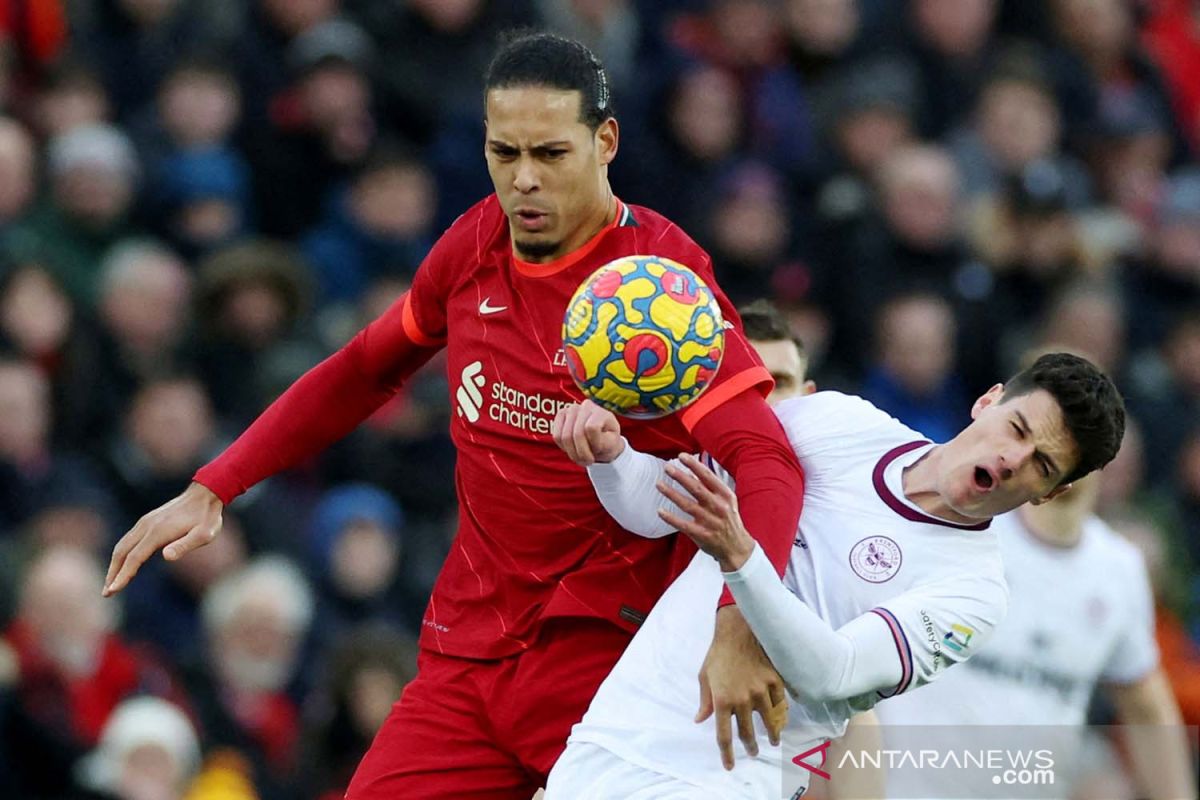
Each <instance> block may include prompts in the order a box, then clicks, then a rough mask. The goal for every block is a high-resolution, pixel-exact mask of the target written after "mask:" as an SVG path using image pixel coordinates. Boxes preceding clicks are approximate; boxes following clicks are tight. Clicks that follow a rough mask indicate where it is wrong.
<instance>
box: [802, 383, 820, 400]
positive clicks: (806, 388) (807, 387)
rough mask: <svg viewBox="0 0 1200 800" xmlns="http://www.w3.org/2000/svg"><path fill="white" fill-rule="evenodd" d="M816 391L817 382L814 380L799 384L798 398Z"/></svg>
mask: <svg viewBox="0 0 1200 800" xmlns="http://www.w3.org/2000/svg"><path fill="white" fill-rule="evenodd" d="M816 390H817V382H816V381H814V380H807V381H805V382H804V383H802V384H800V396H801V397H805V396H807V395H810V394H812V393H813V392H815V391H816Z"/></svg>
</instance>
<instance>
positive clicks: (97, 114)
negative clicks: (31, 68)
mask: <svg viewBox="0 0 1200 800" xmlns="http://www.w3.org/2000/svg"><path fill="white" fill-rule="evenodd" d="M31 105H32V108H31V109H30V116H31V118H32V120H33V128H34V132H35V133H37V135H38V136H40V137H41V138H43V139H46V140H51V139H53V138H54V137H56V136H61V135H62V134H64V133H69V132H70V131H71V130H73V129H74V128H77V127H80V126H83V125H100V124H102V123H105V122H108V120H109V118H110V116H111V108H110V104H109V100H108V92H107V91H106V90H105V88H104V82H103V80H102V79H101V77H100V75H99V73H98V72H97V71H96V70H95V69H93V68H92V67H90V66H88V65H87V64H85V63H83V62H81V61H78V60H71V59H67V60H65V61H62V62H61V63H58V64H56V65H55V66H54V67H53V68H52V69H51V70H50V73H49V74H48V75H47V76H46V80H45V82H44V84H43V85H42V87H41V89H40V91H39V92H38V93H37V95H36V96H35V97H34V98H33V99H32V101H31Z"/></svg>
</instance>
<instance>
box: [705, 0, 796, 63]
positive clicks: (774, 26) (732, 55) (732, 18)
mask: <svg viewBox="0 0 1200 800" xmlns="http://www.w3.org/2000/svg"><path fill="white" fill-rule="evenodd" d="M709 14H710V16H711V18H712V27H713V30H715V31H716V32H717V35H718V36H719V37H720V38H721V44H722V45H723V47H722V51H723V52H724V54H725V56H726V57H727V58H728V59H729V60H730V61H732V62H733V63H734V64H737V65H739V66H741V65H762V64H766V63H768V62H769V61H770V60H771V59H772V58H774V56H775V53H776V50H777V45H778V43H779V41H778V40H779V34H780V27H779V26H780V19H779V18H778V16H777V10H776V8H775V7H774V4H773V3H771V2H768V0H719V2H717V3H714V4H713V8H712V9H711V10H710V11H709Z"/></svg>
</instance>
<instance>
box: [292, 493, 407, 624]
mask: <svg viewBox="0 0 1200 800" xmlns="http://www.w3.org/2000/svg"><path fill="white" fill-rule="evenodd" d="M403 537H404V513H403V512H402V511H401V509H400V506H399V504H397V503H396V501H395V500H394V499H393V498H392V497H390V496H389V495H388V494H387V492H384V491H383V490H381V489H379V488H377V487H375V486H372V485H370V484H365V483H360V484H343V485H341V486H336V487H334V488H332V489H330V490H329V491H328V492H326V493H325V494H324V495H323V496H322V497H321V500H320V502H319V503H317V505H316V507H315V508H314V509H313V513H312V516H311V518H310V520H309V525H308V546H309V549H310V552H311V558H312V563H313V567H314V571H315V574H316V576H317V578H318V582H319V583H318V588H319V589H320V590H321V591H320V597H321V599H320V601H318V605H317V622H316V627H317V631H316V633H317V636H318V639H319V643H320V644H322V645H324V644H329V643H331V642H333V641H334V640H335V639H336V638H337V637H338V636H340V635H341V634H342V633H344V632H345V631H346V630H347V629H349V628H350V627H351V626H352V625H353V624H354V623H356V622H363V621H370V620H374V621H379V622H386V623H389V624H390V625H391V626H392V627H395V628H399V629H403V630H404V631H405V632H407V633H408V634H410V635H413V636H415V635H417V634H419V633H420V632H421V617H422V615H423V614H424V613H425V606H426V605H427V603H428V601H427V599H426V598H425V597H423V596H422V595H421V594H420V593H419V592H415V591H412V588H411V587H409V586H407V585H406V584H405V582H403V581H401V580H400V576H401V572H400V560H401V558H402V557H403V555H404V538H403Z"/></svg>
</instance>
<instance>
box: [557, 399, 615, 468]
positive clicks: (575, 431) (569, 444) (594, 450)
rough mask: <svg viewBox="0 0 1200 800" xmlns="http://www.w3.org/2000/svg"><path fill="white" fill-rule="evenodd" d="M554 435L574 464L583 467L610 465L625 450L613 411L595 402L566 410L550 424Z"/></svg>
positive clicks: (580, 404) (578, 404)
mask: <svg viewBox="0 0 1200 800" xmlns="http://www.w3.org/2000/svg"><path fill="white" fill-rule="evenodd" d="M550 435H552V436H553V437H554V443H555V444H557V445H558V446H559V447H561V448H562V450H563V452H564V453H566V454H567V455H568V456H569V457H570V459H571V460H572V461H574V462H575V463H576V464H578V465H579V466H581V467H587V466H590V465H592V464H597V463H598V464H607V463H608V462H609V461H612V460H613V459H614V458H616V457H617V456H619V455H621V451H622V450H624V449H625V440H624V439H623V438H622V437H621V423H620V422H618V421H617V417H616V415H615V414H613V413H612V412H611V411H608V410H606V409H603V408H601V407H600V406H598V405H596V404H595V403H593V402H592V401H591V400H584V401H583V402H582V403H574V404H572V405H569V406H566V407H565V408H563V409H562V410H561V411H559V412H558V414H557V415H556V416H555V417H554V422H552V423H550Z"/></svg>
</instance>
